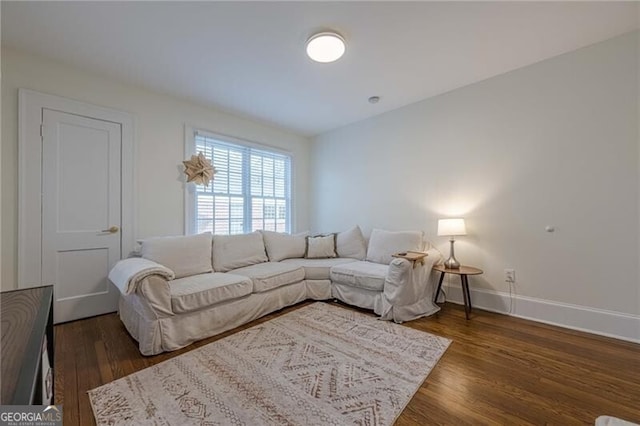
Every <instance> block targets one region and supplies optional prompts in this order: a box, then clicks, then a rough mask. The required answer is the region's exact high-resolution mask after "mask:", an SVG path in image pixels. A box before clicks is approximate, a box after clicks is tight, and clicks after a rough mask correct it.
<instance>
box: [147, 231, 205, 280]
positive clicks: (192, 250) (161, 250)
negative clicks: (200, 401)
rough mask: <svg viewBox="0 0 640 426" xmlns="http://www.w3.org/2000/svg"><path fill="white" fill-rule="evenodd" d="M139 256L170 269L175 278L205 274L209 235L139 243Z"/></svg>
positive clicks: (149, 240)
mask: <svg viewBox="0 0 640 426" xmlns="http://www.w3.org/2000/svg"><path fill="white" fill-rule="evenodd" d="M140 244H141V248H140V254H141V255H142V257H143V258H145V259H149V260H153V261H154V262H157V263H159V264H161V265H164V266H166V267H167V268H169V269H171V270H172V271H173V273H174V274H175V275H176V279H177V278H182V277H188V276H191V275H197V274H206V273H207V272H211V271H212V270H213V268H212V266H211V233H210V232H205V233H203V234H197V235H187V236H176V237H158V238H149V239H146V240H142V241H140Z"/></svg>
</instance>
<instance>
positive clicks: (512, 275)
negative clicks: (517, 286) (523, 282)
mask: <svg viewBox="0 0 640 426" xmlns="http://www.w3.org/2000/svg"><path fill="white" fill-rule="evenodd" d="M504 280H505V281H506V282H508V283H515V282H516V270H515V269H505V270H504Z"/></svg>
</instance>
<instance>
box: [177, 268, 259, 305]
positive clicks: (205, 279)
mask: <svg viewBox="0 0 640 426" xmlns="http://www.w3.org/2000/svg"><path fill="white" fill-rule="evenodd" d="M252 290H253V283H252V282H251V280H250V279H249V278H247V277H243V276H240V275H233V274H223V273H220V272H214V273H210V274H201V275H192V276H190V277H187V278H180V279H177V280H173V281H170V282H169V292H170V294H171V309H172V310H173V313H174V314H181V313H185V312H191V311H195V310H197V309H202V308H206V307H208V306H211V305H215V304H216V303H220V302H225V301H227V300H232V299H237V298H239V297H242V296H246V295H248V294H251V291H252Z"/></svg>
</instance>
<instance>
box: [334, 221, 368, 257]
mask: <svg viewBox="0 0 640 426" xmlns="http://www.w3.org/2000/svg"><path fill="white" fill-rule="evenodd" d="M336 252H337V253H338V256H339V257H350V258H352V259H358V260H364V258H365V257H366V256H367V241H366V240H365V239H364V235H362V231H361V230H360V227H359V226H358V225H356V226H354V227H353V228H351V229H348V230H346V231H343V232H339V233H338V235H336Z"/></svg>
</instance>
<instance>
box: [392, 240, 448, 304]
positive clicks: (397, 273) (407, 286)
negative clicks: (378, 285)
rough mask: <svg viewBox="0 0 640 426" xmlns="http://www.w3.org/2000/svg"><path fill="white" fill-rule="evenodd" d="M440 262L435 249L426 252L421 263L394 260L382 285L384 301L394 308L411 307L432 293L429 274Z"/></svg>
mask: <svg viewBox="0 0 640 426" xmlns="http://www.w3.org/2000/svg"><path fill="white" fill-rule="evenodd" d="M440 262H442V254H441V253H440V252H439V251H438V250H437V249H435V248H431V249H429V250H428V251H427V257H426V258H424V260H423V262H420V263H415V264H414V263H413V262H410V261H408V260H405V259H401V258H398V259H394V260H393V261H392V262H391V263H390V264H389V272H388V273H387V277H386V279H385V283H384V295H385V299H386V300H387V301H388V302H389V303H391V304H392V305H394V306H404V305H411V304H413V303H415V302H416V301H418V300H420V299H422V298H424V297H426V296H429V297H431V296H430V295H431V294H432V293H433V289H431V288H430V287H432V286H431V282H430V279H429V277H430V274H431V270H432V268H433V266H434V265H437V264H438V263H440Z"/></svg>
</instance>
